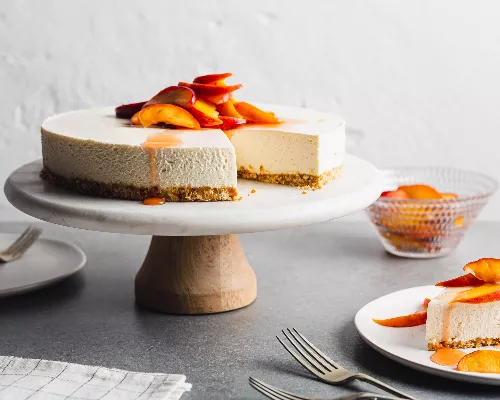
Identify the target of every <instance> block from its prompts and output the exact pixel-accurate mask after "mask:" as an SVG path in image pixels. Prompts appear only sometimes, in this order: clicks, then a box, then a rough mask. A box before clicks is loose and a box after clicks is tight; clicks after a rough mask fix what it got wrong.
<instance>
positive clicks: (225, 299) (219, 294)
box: [135, 235, 257, 314]
mask: <svg viewBox="0 0 500 400" xmlns="http://www.w3.org/2000/svg"><path fill="white" fill-rule="evenodd" d="M256 296H257V281H256V278H255V273H254V272H253V270H252V268H251V267H250V265H249V264H248V261H247V259H246V257H245V254H244V253H243V249H242V248H241V245H240V242H239V240H238V237H237V235H220V236H153V239H152V240H151V245H150V246H149V251H148V254H147V256H146V259H145V260H144V263H143V264H142V267H141V269H140V270H139V272H138V273H137V276H136V278H135V298H136V302H137V304H138V305H140V306H142V307H146V308H149V309H153V310H157V311H161V312H165V313H171V314H211V313H218V312H224V311H230V310H236V309H238V308H241V307H245V306H247V305H249V304H250V303H252V302H253V301H254V300H255V298H256Z"/></svg>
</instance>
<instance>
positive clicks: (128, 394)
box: [0, 356, 191, 400]
mask: <svg viewBox="0 0 500 400" xmlns="http://www.w3.org/2000/svg"><path fill="white" fill-rule="evenodd" d="M185 381H186V377H185V376H184V375H167V374H150V373H140V372H128V371H122V370H119V369H109V368H103V367H92V366H89V365H80V364H69V363H64V362H59V361H47V360H34V359H27V358H17V357H3V356H0V400H27V399H29V400H66V399H67V400H149V399H151V400H152V399H154V400H178V399H180V398H181V396H182V394H183V393H184V392H185V391H188V390H190V389H191V385H190V384H189V383H186V382H185Z"/></svg>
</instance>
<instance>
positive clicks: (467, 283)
mask: <svg viewBox="0 0 500 400" xmlns="http://www.w3.org/2000/svg"><path fill="white" fill-rule="evenodd" d="M464 271H466V272H467V274H466V275H462V276H459V277H458V278H454V279H450V280H447V281H443V282H439V283H437V284H436V286H439V287H442V288H443V292H442V293H440V294H439V295H438V296H436V297H435V298H433V299H426V300H425V301H424V310H421V311H417V312H415V313H413V314H409V315H404V316H399V317H395V318H389V319H384V320H379V319H374V321H375V322H376V323H378V324H379V325H383V326H387V327H395V328H405V327H412V326H418V325H423V324H425V326H426V329H425V330H426V334H425V338H426V341H427V348H428V349H429V350H437V349H440V348H470V347H481V346H491V345H497V344H500V284H499V283H498V282H500V259H495V258H482V259H480V260H477V261H473V262H470V263H468V264H467V265H465V267H464Z"/></svg>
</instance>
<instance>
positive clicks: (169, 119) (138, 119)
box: [132, 104, 200, 129]
mask: <svg viewBox="0 0 500 400" xmlns="http://www.w3.org/2000/svg"><path fill="white" fill-rule="evenodd" d="M160 122H163V123H165V124H169V125H176V126H182V127H184V128H191V129H200V123H199V122H198V121H197V120H196V118H195V117H193V116H192V115H191V114H190V113H189V112H188V111H186V110H184V109H183V108H181V107H178V106H176V105H173V104H154V105H152V106H148V107H145V108H143V109H142V110H141V111H139V112H137V113H136V114H134V116H133V117H132V124H134V125H142V126H144V127H146V128H147V127H148V126H150V125H155V124H159V123H160Z"/></svg>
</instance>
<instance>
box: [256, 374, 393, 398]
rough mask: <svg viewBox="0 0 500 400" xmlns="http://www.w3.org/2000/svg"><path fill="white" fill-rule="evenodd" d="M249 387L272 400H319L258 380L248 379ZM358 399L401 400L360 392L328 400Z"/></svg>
mask: <svg viewBox="0 0 500 400" xmlns="http://www.w3.org/2000/svg"><path fill="white" fill-rule="evenodd" d="M249 381H250V386H252V387H253V388H254V389H255V390H257V391H259V392H260V393H262V394H263V395H264V396H267V397H269V398H270V399H273V400H319V399H317V398H313V397H304V396H300V395H298V394H294V393H291V392H287V391H285V390H282V389H279V388H277V387H275V386H271V385H269V384H268V383H265V382H262V381H259V380H258V379H255V378H252V377H250V378H249ZM358 399H372V400H401V398H400V397H393V396H388V395H384V394H377V393H368V392H360V393H353V394H348V395H346V396H342V397H335V398H331V399H328V400H358Z"/></svg>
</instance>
